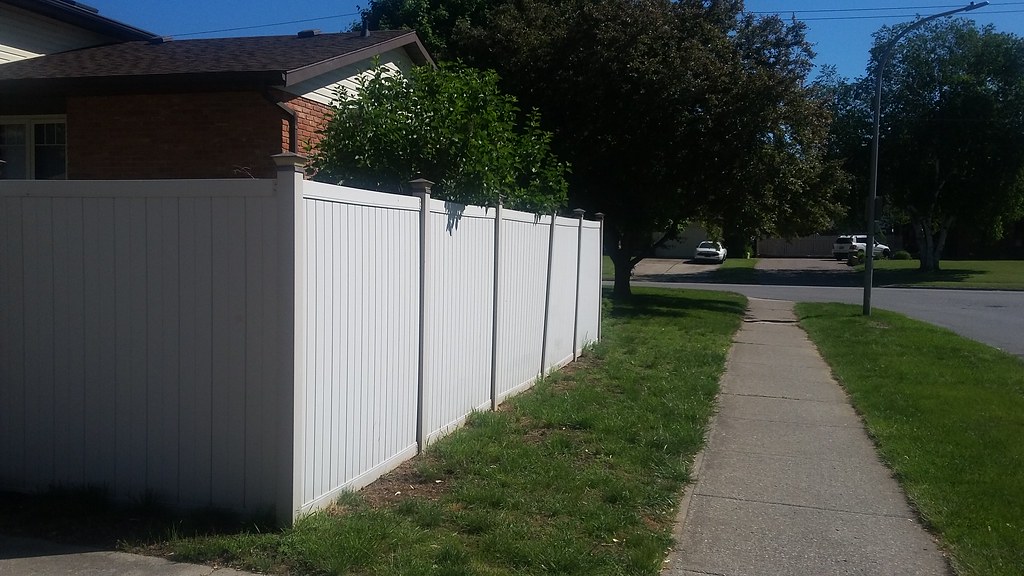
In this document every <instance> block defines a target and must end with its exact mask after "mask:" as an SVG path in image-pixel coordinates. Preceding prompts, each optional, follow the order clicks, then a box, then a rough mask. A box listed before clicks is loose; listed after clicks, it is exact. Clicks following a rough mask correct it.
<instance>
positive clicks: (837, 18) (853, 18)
mask: <svg viewBox="0 0 1024 576" xmlns="http://www.w3.org/2000/svg"><path fill="white" fill-rule="evenodd" d="M1021 13H1024V10H986V11H985V12H984V14H1021ZM917 16H920V14H883V15H880V16H812V17H810V18H799V20H801V21H803V22H812V21H821V20H885V19H890V18H915V17H917Z"/></svg>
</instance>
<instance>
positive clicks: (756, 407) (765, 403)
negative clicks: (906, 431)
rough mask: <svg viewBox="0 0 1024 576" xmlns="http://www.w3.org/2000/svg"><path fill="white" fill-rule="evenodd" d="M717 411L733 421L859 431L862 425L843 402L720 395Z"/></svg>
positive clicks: (851, 409) (853, 412) (855, 414)
mask: <svg viewBox="0 0 1024 576" xmlns="http://www.w3.org/2000/svg"><path fill="white" fill-rule="evenodd" d="M718 410H719V412H720V413H722V414H728V415H729V416H730V417H732V418H747V419H750V420H765V421H769V422H791V423H795V424H821V425H824V426H852V427H854V428H857V429H858V430H859V429H860V428H861V426H862V424H861V420H860V417H859V416H857V413H856V412H855V411H854V410H853V408H852V407H851V406H850V405H849V404H846V403H836V402H814V401H810V400H793V399H790V398H770V397H764V396H744V395H737V394H722V395H720V396H719V398H718Z"/></svg>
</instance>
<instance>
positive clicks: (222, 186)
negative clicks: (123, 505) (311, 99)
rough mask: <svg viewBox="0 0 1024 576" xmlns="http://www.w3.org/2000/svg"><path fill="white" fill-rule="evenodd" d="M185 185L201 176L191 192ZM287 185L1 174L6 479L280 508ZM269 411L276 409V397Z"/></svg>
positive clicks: (0, 416)
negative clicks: (278, 233)
mask: <svg viewBox="0 0 1024 576" xmlns="http://www.w3.org/2000/svg"><path fill="white" fill-rule="evenodd" d="M186 188H187V189H186ZM273 190H274V183H273V182H259V181H256V182H245V183H237V182H236V183H224V182H220V181H191V182H189V185H188V186H184V185H183V183H168V182H145V183H139V182H8V183H4V185H3V186H2V187H0V202H2V203H3V214H4V217H3V222H2V223H0V224H2V226H3V231H2V234H3V240H4V241H3V242H2V244H3V247H2V248H0V270H2V276H3V281H2V283H0V291H2V292H0V303H2V304H0V311H2V312H0V314H2V321H0V348H2V351H0V354H2V355H3V356H2V360H0V361H2V365H0V400H2V401H0V422H2V423H3V424H2V426H3V427H4V429H3V437H4V439H3V441H2V442H0V451H2V452H0V457H2V458H3V463H4V464H3V467H2V468H0V484H3V485H5V486H7V487H11V488H16V489H27V490H35V489H39V488H42V487H47V486H82V485H93V486H103V487H106V488H108V489H109V490H110V492H111V494H112V495H113V496H114V497H116V498H119V499H135V498H141V497H143V496H145V495H147V494H153V495H157V496H158V497H159V498H161V499H162V500H164V501H165V502H167V503H169V504H172V505H182V506H210V505H217V506H221V507H230V508H235V509H239V510H247V509H251V510H258V509H266V508H267V507H269V506H272V505H273V504H274V496H273V495H274V493H275V491H276V489H277V487H276V485H275V484H274V479H275V478H276V475H275V473H274V471H275V470H276V469H277V467H278V464H279V460H278V447H279V446H278V445H279V440H277V439H276V438H275V437H274V436H272V435H268V434H266V430H267V427H270V429H273V428H274V423H275V422H276V421H277V418H276V415H277V413H278V411H277V410H276V402H277V396H278V394H277V392H278V390H277V387H278V385H279V382H278V381H276V380H275V379H276V378H277V356H276V355H275V354H266V353H265V351H266V350H271V349H275V350H276V345H277V342H276V340H275V339H276V331H275V327H274V325H273V323H266V322H263V321H262V319H264V318H275V319H276V318H277V317H278V314H279V312H280V310H279V309H278V307H277V299H276V296H275V294H274V293H273V290H268V289H267V288H266V287H267V286H273V285H274V284H275V283H276V282H277V277H278V271H277V269H276V263H275V260H274V258H275V254H276V250H268V249H267V246H265V245H263V244H262V241H263V239H264V238H265V237H266V233H268V232H270V230H268V228H271V229H272V228H275V227H276V226H277V216H276V212H275V202H276V200H275V199H274V197H273ZM268 408H270V409H268Z"/></svg>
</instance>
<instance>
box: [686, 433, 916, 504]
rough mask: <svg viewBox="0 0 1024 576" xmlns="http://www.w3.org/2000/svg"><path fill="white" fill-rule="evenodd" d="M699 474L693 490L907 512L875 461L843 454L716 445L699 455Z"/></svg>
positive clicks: (771, 500)
mask: <svg viewBox="0 0 1024 576" xmlns="http://www.w3.org/2000/svg"><path fill="white" fill-rule="evenodd" d="M700 474H701V484H700V487H699V488H698V489H697V490H696V493H697V494H699V495H701V496H718V497H722V498H732V499H735V500H747V501H752V502H765V503H771V504H788V505H793V506H804V507H810V508H819V509H822V510H835V511H841V512H854V513H860V514H875V515H880V516H899V517H902V518H913V512H911V510H910V507H909V506H908V505H907V501H906V498H904V496H903V493H902V492H900V490H899V489H898V487H897V486H896V484H895V482H893V481H892V477H891V476H890V475H889V473H888V470H887V469H886V468H885V467H884V466H883V465H882V464H881V463H880V462H875V463H874V465H873V466H864V465H863V464H862V463H861V462H853V461H849V460H828V461H816V460H807V459H804V458H793V457H789V456H774V455H765V454H749V453H745V452H731V451H727V450H723V451H718V450H716V452H715V453H714V454H711V455H709V456H708V457H707V458H705V459H704V462H703V468H702V470H701V472H700Z"/></svg>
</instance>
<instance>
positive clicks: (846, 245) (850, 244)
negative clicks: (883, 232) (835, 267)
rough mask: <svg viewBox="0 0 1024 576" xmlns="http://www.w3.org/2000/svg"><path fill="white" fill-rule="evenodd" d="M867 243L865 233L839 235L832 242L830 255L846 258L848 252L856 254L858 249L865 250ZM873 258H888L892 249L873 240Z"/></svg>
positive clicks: (838, 258) (837, 258)
mask: <svg viewBox="0 0 1024 576" xmlns="http://www.w3.org/2000/svg"><path fill="white" fill-rule="evenodd" d="M867 245H868V236H867V234H851V235H849V236H840V237H838V238H836V241H835V243H834V244H832V256H834V257H835V259H836V260H846V259H847V258H849V257H850V254H856V253H857V252H858V251H860V250H865V248H866V247H867ZM872 253H873V254H874V256H875V258H878V257H879V256H881V257H882V258H888V257H889V256H890V255H891V254H892V251H891V250H890V249H889V247H888V246H886V245H885V244H882V243H880V242H878V241H877V240H876V241H875V249H874V250H872Z"/></svg>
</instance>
